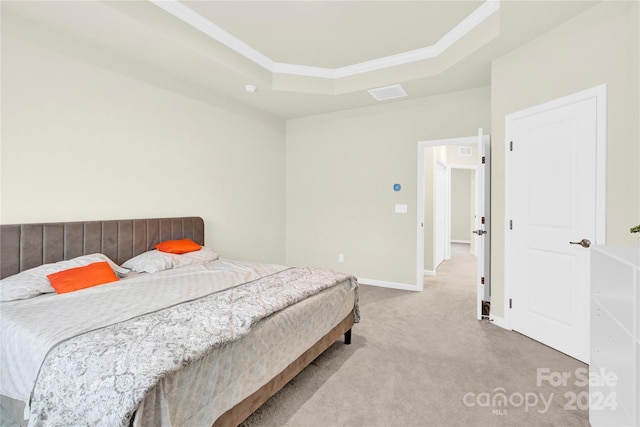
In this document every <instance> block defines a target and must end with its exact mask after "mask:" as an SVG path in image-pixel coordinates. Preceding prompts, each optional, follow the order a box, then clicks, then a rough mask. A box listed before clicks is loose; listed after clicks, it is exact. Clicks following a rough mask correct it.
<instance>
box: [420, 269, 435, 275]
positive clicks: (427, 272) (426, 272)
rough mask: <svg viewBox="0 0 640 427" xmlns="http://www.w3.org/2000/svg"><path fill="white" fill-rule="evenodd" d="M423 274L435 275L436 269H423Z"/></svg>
mask: <svg viewBox="0 0 640 427" xmlns="http://www.w3.org/2000/svg"><path fill="white" fill-rule="evenodd" d="M423 274H424V275H425V276H435V275H436V271H435V270H425V271H424V273H423Z"/></svg>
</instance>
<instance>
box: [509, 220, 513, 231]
mask: <svg viewBox="0 0 640 427" xmlns="http://www.w3.org/2000/svg"><path fill="white" fill-rule="evenodd" d="M509 230H513V220H511V219H510V220H509Z"/></svg>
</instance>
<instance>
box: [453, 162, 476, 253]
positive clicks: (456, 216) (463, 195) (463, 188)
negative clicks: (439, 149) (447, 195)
mask: <svg viewBox="0 0 640 427" xmlns="http://www.w3.org/2000/svg"><path fill="white" fill-rule="evenodd" d="M473 174H475V171H473V170H470V169H451V240H464V241H469V242H470V241H471V216H472V215H473V211H472V208H473V204H472V197H471V194H472V191H471V190H472V189H471V178H472V175H473Z"/></svg>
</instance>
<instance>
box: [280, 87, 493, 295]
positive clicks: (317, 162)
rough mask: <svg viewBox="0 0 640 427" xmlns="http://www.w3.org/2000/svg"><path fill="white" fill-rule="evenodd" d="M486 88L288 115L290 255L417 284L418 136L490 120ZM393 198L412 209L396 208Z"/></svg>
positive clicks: (462, 131) (445, 134)
mask: <svg viewBox="0 0 640 427" xmlns="http://www.w3.org/2000/svg"><path fill="white" fill-rule="evenodd" d="M489 94H490V89H489V88H488V87H484V88H479V89H474V90H469V91H463V92H455V93H449V94H445V95H438V96H433V97H428V98H422V99H415V100H409V101H399V102H393V103H387V104H380V105H377V106H374V107H369V108H362V109H356V110H349V111H343V112H337V113H332V114H324V115H318V116H311V117H305V118H300V119H294V120H289V121H288V122H287V148H286V155H287V263H288V264H311V265H320V266H326V267H330V268H335V269H339V270H343V271H349V272H352V273H354V274H356V275H358V276H359V277H364V278H368V279H373V280H378V281H386V282H392V283H400V284H409V285H415V281H416V251H417V249H416V247H417V242H416V237H417V233H416V219H417V217H416V203H417V163H418V161H417V152H418V141H421V140H431V139H444V138H453V137H460V136H469V135H475V134H477V132H478V128H479V127H483V128H485V129H489V123H490V99H489ZM395 183H399V184H401V185H402V191H400V192H394V191H393V184H395ZM396 203H404V204H407V205H408V211H409V212H408V214H396V213H394V205H395V204H396ZM340 253H342V254H344V257H345V262H344V263H338V254H340Z"/></svg>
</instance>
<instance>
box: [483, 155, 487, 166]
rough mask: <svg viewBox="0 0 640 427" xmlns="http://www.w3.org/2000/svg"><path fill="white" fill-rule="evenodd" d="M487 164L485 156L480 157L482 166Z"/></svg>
mask: <svg viewBox="0 0 640 427" xmlns="http://www.w3.org/2000/svg"><path fill="white" fill-rule="evenodd" d="M486 162H487V159H486V157H485V156H482V164H483V165H484V164H485V163H486Z"/></svg>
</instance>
